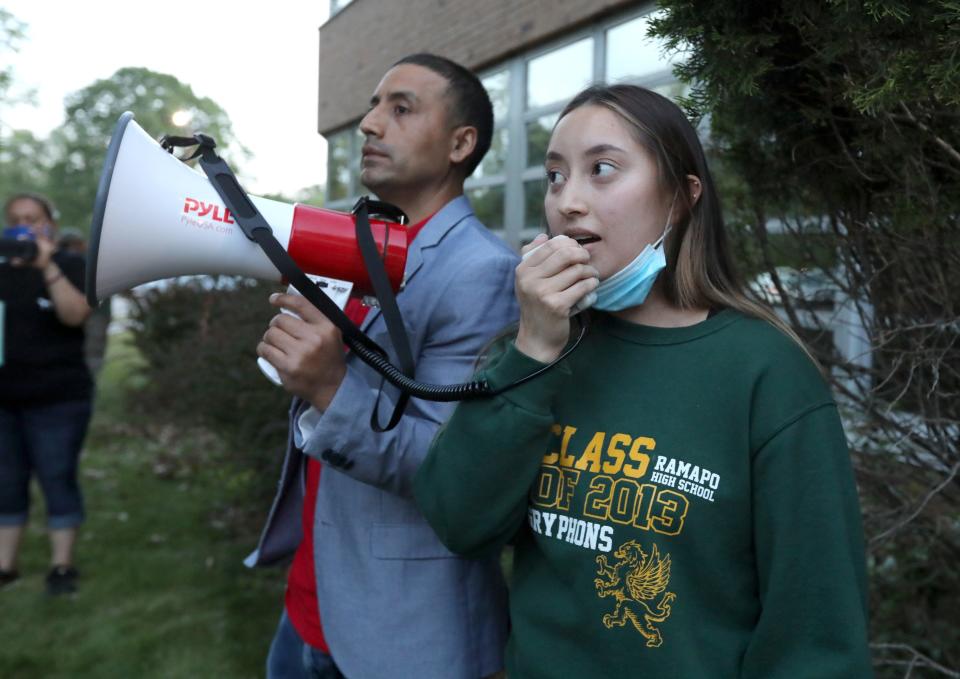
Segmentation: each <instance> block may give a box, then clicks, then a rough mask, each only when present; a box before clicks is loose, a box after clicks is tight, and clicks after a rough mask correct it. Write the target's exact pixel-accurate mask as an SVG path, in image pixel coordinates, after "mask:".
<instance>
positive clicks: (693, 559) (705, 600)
mask: <svg viewBox="0 0 960 679" xmlns="http://www.w3.org/2000/svg"><path fill="white" fill-rule="evenodd" d="M539 367H542V364H540V363H538V362H537V361H535V360H533V359H531V358H529V357H527V356H525V355H523V354H522V353H520V352H519V351H517V350H516V348H514V347H513V346H512V345H511V346H510V347H509V348H508V349H507V350H506V352H505V353H504V354H503V356H501V357H500V359H499V360H498V361H497V362H496V363H495V364H494V365H493V366H492V367H490V368H489V369H488V370H486V371H484V375H485V376H486V377H487V379H488V380H489V381H490V383H491V386H493V387H499V386H502V385H506V384H509V383H511V382H513V381H514V380H516V379H517V378H519V377H522V376H524V375H526V374H529V373H530V372H532V371H533V370H535V369H537V368H539ZM415 490H416V497H417V501H418V503H419V504H420V507H421V509H422V511H423V513H424V515H425V516H426V517H427V520H428V521H429V522H430V524H431V525H432V526H433V527H434V529H435V530H436V531H437V533H438V534H439V536H440V538H441V539H442V540H443V541H444V543H445V544H446V545H447V546H448V547H449V548H450V549H451V550H453V551H454V552H458V553H461V554H465V555H474V556H475V555H480V554H488V553H490V552H492V551H495V550H499V549H500V548H501V547H502V546H503V545H504V544H506V543H507V542H508V541H509V540H511V539H513V540H515V553H514V572H513V579H512V585H511V602H510V612H511V622H512V632H511V638H510V642H509V645H508V649H507V672H508V675H509V676H510V679H539V678H544V679H566V678H567V677H570V678H576V679H583V678H587V677H617V678H620V679H633V678H644V677H656V678H657V679H664V678H666V677H682V678H684V679H699V678H702V677H723V678H727V677H748V678H758V679H759V678H763V679H776V678H780V677H782V678H784V679H787V678H789V679H801V678H804V677H811V678H817V679H825V678H833V677H836V678H838V679H839V678H843V679H851V678H859V677H871V676H873V674H872V670H871V665H870V657H869V651H868V646H867V616H866V600H867V587H866V575H865V565H864V546H863V535H862V528H861V524H860V512H859V506H858V503H857V494H856V488H855V485H854V480H853V474H852V470H851V464H850V458H849V454H848V451H847V447H846V443H845V440H844V435H843V430H842V428H841V425H840V420H839V417H838V414H837V409H836V406H835V404H834V402H833V399H832V398H831V395H830V391H829V389H828V388H827V386H826V384H825V383H824V380H823V379H822V377H821V375H820V374H819V372H818V371H817V369H816V368H815V367H814V365H813V364H812V363H811V362H810V360H809V359H808V358H807V357H806V356H805V355H804V353H803V352H802V350H801V349H800V348H799V347H798V346H797V345H796V344H795V343H794V342H793V341H791V340H790V339H789V338H787V337H786V336H784V335H783V334H782V333H780V332H779V331H778V330H776V329H775V328H774V327H773V326H771V325H769V324H768V323H766V322H763V321H760V320H756V319H749V318H746V317H744V316H743V315H741V314H738V313H736V312H734V311H724V312H721V313H719V314H717V315H715V316H713V317H712V318H710V319H708V320H706V321H704V322H702V323H699V324H697V325H693V326H690V327H685V328H669V329H666V328H654V327H647V326H639V325H635V324H631V323H627V322H624V321H620V320H618V319H616V318H614V317H612V316H610V315H607V314H595V315H594V321H593V327H592V328H591V330H590V333H589V334H588V336H587V337H586V338H585V339H584V341H583V344H582V346H581V347H579V348H578V349H577V350H576V351H575V352H574V353H573V354H572V355H571V356H570V357H569V358H568V359H567V360H566V361H564V362H563V363H562V364H560V365H559V366H558V367H557V368H555V369H553V370H551V371H549V372H548V373H546V374H545V375H543V376H541V377H539V378H537V379H534V380H532V381H530V382H528V383H526V384H524V385H522V386H520V387H518V388H516V389H513V390H510V391H508V392H506V393H504V394H503V395H501V396H497V397H494V398H490V399H485V400H477V401H470V402H463V403H461V404H460V405H459V406H458V408H457V410H456V412H455V414H454V415H453V417H452V419H451V420H450V421H449V422H448V423H447V424H446V426H445V427H444V428H442V429H441V431H440V433H439V434H438V435H437V438H436V439H435V440H434V442H433V445H432V447H431V450H430V453H429V455H428V457H427V459H426V461H425V462H424V463H423V465H422V466H421V468H420V471H419V473H418V475H417V478H416V484H415Z"/></svg>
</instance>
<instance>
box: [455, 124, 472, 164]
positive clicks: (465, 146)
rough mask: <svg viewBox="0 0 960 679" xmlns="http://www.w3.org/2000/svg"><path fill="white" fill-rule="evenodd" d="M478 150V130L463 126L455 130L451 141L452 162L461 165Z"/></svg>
mask: <svg viewBox="0 0 960 679" xmlns="http://www.w3.org/2000/svg"><path fill="white" fill-rule="evenodd" d="M475 148H477V128H475V127H473V126H470V125H462V126H461V127H458V128H455V129H454V131H453V138H452V139H451V148H450V162H452V163H454V164H455V165H459V164H460V163H462V162H463V161H464V160H466V159H467V158H468V157H469V156H470V154H471V153H473V150H474V149H475Z"/></svg>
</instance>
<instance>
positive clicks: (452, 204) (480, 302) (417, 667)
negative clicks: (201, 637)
mask: <svg viewBox="0 0 960 679" xmlns="http://www.w3.org/2000/svg"><path fill="white" fill-rule="evenodd" d="M492 127H493V112H492V107H491V104H490V100H489V97H488V96H487V93H486V91H485V90H484V89H483V86H482V85H481V83H480V82H479V80H478V79H477V78H476V77H475V76H474V75H473V74H471V73H470V72H469V71H467V70H466V69H464V68H463V67H461V66H459V65H458V64H455V63H453V62H451V61H449V60H447V59H444V58H441V57H437V56H434V55H430V54H416V55H412V56H409V57H406V58H404V59H401V60H400V61H399V62H397V63H396V64H395V65H394V66H393V67H392V68H391V69H390V70H389V71H388V72H387V73H386V75H385V76H384V77H383V80H381V82H380V84H379V85H378V86H377V88H376V91H375V92H374V94H373V97H372V98H371V100H370V110H369V111H368V112H367V114H366V116H364V118H363V120H362V121H361V123H360V130H361V131H362V133H363V134H364V136H365V139H366V141H365V143H364V146H363V152H362V153H363V156H362V163H361V168H362V169H361V175H360V176H361V181H362V182H363V184H364V186H366V187H367V188H368V189H370V190H371V191H373V192H374V193H376V195H377V197H378V198H380V199H381V200H384V201H387V202H389V203H393V204H394V205H396V206H398V207H399V208H400V209H402V210H403V211H404V212H405V213H406V214H407V216H408V217H409V218H410V223H411V224H412V226H411V227H409V230H408V239H409V240H410V246H409V250H408V255H407V265H406V277H405V278H406V284H405V287H404V289H403V291H402V292H401V293H400V294H399V295H398V296H397V302H398V305H399V307H400V311H401V314H402V316H403V318H404V322H405V325H406V328H407V331H408V334H409V336H410V345H411V350H412V353H413V355H414V357H415V361H416V379H418V380H419V381H422V382H428V383H435V384H449V383H452V382H460V381H463V380H465V379H467V378H468V377H469V376H470V373H471V372H472V368H473V364H474V361H475V358H476V356H477V354H478V353H479V352H480V351H481V350H482V348H483V347H484V345H485V344H486V343H487V342H488V341H489V340H490V339H491V338H492V337H493V336H494V335H496V333H498V332H499V331H500V330H502V329H503V328H504V327H506V326H508V325H509V324H510V323H512V322H514V321H515V320H516V318H517V314H518V312H517V308H516V304H515V301H514V295H513V271H514V268H515V266H516V264H517V261H518V260H517V257H516V255H515V254H514V253H513V252H512V251H510V250H509V248H507V247H506V245H505V244H504V243H503V242H502V241H500V240H499V239H498V238H496V237H495V236H493V235H492V234H491V233H490V232H489V231H487V230H486V229H485V228H484V227H483V225H482V224H480V222H479V221H478V220H477V218H476V217H475V216H474V215H473V211H472V210H471V208H470V204H469V202H468V201H467V199H466V198H465V197H464V196H463V182H464V180H465V179H466V178H467V177H468V176H469V175H470V174H471V173H472V172H473V170H474V169H475V168H476V166H477V165H478V163H479V162H480V160H481V159H482V158H483V155H484V154H485V153H486V151H487V149H488V148H489V146H490V138H491V135H492ZM271 303H273V304H274V305H275V306H278V307H283V308H286V309H288V310H290V311H294V312H296V313H297V314H298V315H299V316H300V318H296V317H293V316H290V315H289V314H280V315H278V316H276V317H275V318H274V319H273V321H271V324H270V328H269V329H268V330H267V332H266V334H265V335H264V338H263V341H262V342H261V343H260V344H259V346H258V347H257V352H258V354H259V355H260V356H263V357H264V358H266V359H267V360H269V361H270V362H271V363H272V364H273V365H274V366H276V367H277V369H278V372H279V373H280V375H281V378H282V380H283V383H284V386H285V388H286V389H287V390H288V391H290V392H291V393H292V394H294V395H295V396H296V397H297V398H296V399H295V400H294V404H293V407H292V410H291V434H290V443H289V446H288V451H287V459H286V461H285V465H284V471H283V475H282V477H281V481H280V489H279V492H278V495H277V498H276V500H275V501H274V505H273V508H272V509H271V514H270V518H269V519H268V522H267V527H266V528H265V530H264V534H263V536H262V537H261V540H260V545H259V547H258V551H257V552H255V553H254V554H253V555H251V558H250V559H249V562H251V563H254V562H255V563H270V562H274V561H276V560H278V559H280V558H282V557H283V556H284V555H285V554H287V553H289V550H290V549H291V548H292V546H293V545H295V544H296V541H297V540H299V539H300V537H301V532H302V536H303V540H302V542H301V543H300V546H299V549H298V550H297V553H296V555H295V557H294V563H293V566H292V567H291V571H290V575H289V579H288V589H287V598H286V610H285V613H284V615H283V617H281V621H280V625H279V627H278V629H277V635H276V637H275V639H274V641H273V644H272V646H271V652H270V657H269V658H268V676H269V677H275V678H279V677H299V676H321V677H341V676H347V677H362V678H372V679H376V678H377V677H390V678H403V677H411V678H412V677H416V678H421V679H429V678H431V677H436V678H438V679H439V678H443V679H457V678H462V679H478V678H479V677H485V676H488V675H491V674H493V673H495V672H497V671H499V670H500V669H501V668H502V666H503V663H502V653H503V646H504V643H505V638H506V633H507V622H506V601H505V599H506V596H505V588H504V586H503V582H502V578H501V575H500V570H499V564H498V563H497V560H496V559H495V558H490V559H487V560H483V561H470V560H463V559H459V558H456V557H454V555H453V554H451V553H450V552H449V551H447V549H446V548H444V547H443V546H442V545H441V543H440V542H439V540H438V538H437V537H436V535H435V534H434V533H433V531H432V530H431V529H430V527H429V526H428V525H427V524H426V522H425V521H424V519H423V518H422V516H421V515H420V512H419V511H418V510H417V508H416V506H415V504H414V502H413V499H412V482H413V477H414V474H415V473H416V470H417V468H418V466H419V465H420V462H421V461H422V459H423V457H424V456H425V454H426V452H427V448H428V446H429V443H430V441H431V440H432V438H433V435H434V434H435V433H436V431H437V429H438V428H439V426H440V424H441V423H442V422H443V421H444V419H445V418H446V417H447V416H448V415H449V414H450V412H451V409H452V404H441V403H434V402H428V401H423V400H419V399H412V400H411V401H410V403H409V405H408V407H407V410H406V413H405V415H404V417H403V418H401V420H400V423H399V424H398V426H397V427H396V428H395V429H393V430H391V431H388V432H383V433H376V432H374V431H373V430H372V429H371V427H370V413H371V411H372V409H373V407H374V403H375V402H376V401H377V394H378V390H379V388H380V386H381V379H380V377H379V376H378V375H377V374H376V373H375V372H373V371H372V370H371V369H369V368H368V367H367V366H366V365H364V364H362V363H361V362H360V361H359V360H357V359H356V358H355V357H354V356H351V355H349V354H345V353H344V350H343V342H342V339H341V336H340V333H339V332H338V331H337V330H336V329H335V327H334V326H333V325H332V324H331V323H330V321H329V320H327V319H326V318H325V317H324V316H323V315H322V314H321V313H320V312H319V311H317V310H316V309H314V308H313V307H312V306H311V305H310V304H309V303H308V302H306V300H304V299H303V298H301V297H299V296H295V295H274V296H273V297H272V298H271ZM351 304H352V306H351V305H348V307H347V312H348V315H351V316H352V317H354V318H359V317H361V316H362V315H363V312H364V311H365V310H363V309H361V308H359V306H358V304H357V302H355V301H353V300H352V301H351ZM361 327H362V329H364V331H365V332H367V333H368V334H369V335H370V336H371V337H372V338H373V339H374V340H375V341H376V342H377V343H378V344H380V345H381V346H383V347H386V348H388V350H389V351H391V356H392V359H393V360H394V362H396V355H395V354H393V353H392V347H391V343H390V341H389V339H388V336H387V332H386V328H385V325H384V322H383V319H382V318H381V315H380V313H379V311H378V310H377V309H371V310H369V313H368V314H367V315H366V318H365V319H363V323H362V326H361ZM397 396H398V394H397V392H396V391H395V390H393V389H392V388H391V387H389V386H387V387H385V388H384V390H383V394H382V397H381V398H380V408H379V418H380V422H385V421H386V419H387V417H388V416H389V415H390V413H391V412H392V409H393V404H394V403H395V402H396V399H397ZM301 451H302V453H306V456H304V455H302V453H301ZM317 460H319V461H320V462H322V465H321V464H319V463H318V462H317ZM321 469H322V471H321ZM303 496H305V497H306V499H305V501H303V503H302V505H301V498H302V497H303ZM301 506H302V507H303V509H302V510H301ZM301 511H302V514H301ZM301 516H302V522H303V530H302V531H301ZM311 561H312V562H313V563H311ZM305 573H306V575H304V574H305ZM317 612H319V619H317V616H316V613H317ZM304 642H305V643H304ZM305 667H306V669H307V672H308V673H307V674H304V669H305Z"/></svg>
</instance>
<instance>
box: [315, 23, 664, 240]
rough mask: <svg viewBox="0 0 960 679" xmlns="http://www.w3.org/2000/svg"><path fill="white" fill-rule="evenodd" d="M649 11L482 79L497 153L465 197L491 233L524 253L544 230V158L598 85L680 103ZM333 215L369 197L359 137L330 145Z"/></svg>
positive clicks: (347, 133) (339, 136) (335, 139)
mask: <svg viewBox="0 0 960 679" xmlns="http://www.w3.org/2000/svg"><path fill="white" fill-rule="evenodd" d="M649 19H650V12H649V9H648V10H647V11H645V12H639V13H638V12H633V13H630V14H626V15H621V16H619V17H616V18H614V19H607V20H605V21H603V22H599V23H597V24H595V25H593V26H591V27H589V28H587V29H584V30H580V31H577V32H574V33H571V34H568V35H567V36H565V37H563V38H562V39H560V40H558V41H556V42H553V43H551V44H549V45H545V46H543V47H541V48H538V49H536V50H532V51H530V52H527V53H526V54H521V55H519V56H516V57H513V58H512V59H510V60H508V61H506V62H502V63H500V64H498V65H497V66H495V67H493V68H491V69H489V70H488V71H486V72H484V73H482V74H481V80H482V81H483V84H484V86H485V87H486V88H487V91H488V92H489V93H490V99H491V100H492V102H493V108H494V133H493V140H492V143H491V147H490V151H489V153H487V155H486V157H485V158H484V160H483V162H482V163H481V164H480V166H479V167H478V168H477V170H476V172H474V174H473V175H472V176H471V177H470V178H469V179H468V180H467V183H466V193H467V196H468V197H469V198H470V201H471V202H472V203H473V207H474V211H475V212H476V213H477V216H478V217H479V218H480V219H481V220H482V221H483V222H484V224H486V226H487V227H488V228H489V229H491V230H493V231H495V232H497V233H498V234H499V235H500V236H501V237H503V238H504V239H505V240H506V241H507V242H508V243H510V244H511V245H512V246H514V247H517V248H519V247H520V246H521V245H522V244H523V243H524V242H526V241H529V240H531V239H532V238H533V237H534V236H535V235H536V234H537V233H539V232H540V231H542V230H543V228H544V223H543V192H544V188H545V181H544V173H543V157H544V154H545V153H546V150H547V144H548V142H549V140H550V133H551V131H552V130H553V126H554V124H555V123H556V121H557V117H558V116H559V114H560V111H561V110H562V109H563V107H564V105H565V104H566V103H567V102H568V101H569V100H570V98H571V97H573V95H575V94H576V93H577V92H579V91H580V90H581V89H583V88H584V87H586V86H588V85H590V84H592V83H612V82H630V83H635V84H640V85H644V86H646V87H650V88H651V89H655V90H656V91H658V92H660V93H661V94H663V95H665V96H668V97H671V98H675V97H677V96H678V95H680V94H682V92H683V87H682V85H680V84H679V83H677V81H676V80H675V79H674V78H673V75H672V72H671V69H672V66H673V64H674V63H675V60H676V57H675V56H674V57H671V56H670V55H667V54H666V53H665V51H664V48H663V45H662V44H661V43H660V42H659V41H656V40H652V39H650V38H648V37H647V36H646V32H647V27H648V24H649ZM327 141H328V143H329V151H328V162H329V165H328V187H327V196H328V201H329V204H330V206H331V207H334V208H337V209H345V208H349V207H350V205H351V204H352V203H353V201H354V200H355V198H356V196H357V195H359V194H360V193H362V192H363V187H362V186H360V184H359V181H358V178H357V160H356V159H357V157H358V156H359V151H360V146H361V144H360V142H359V137H358V135H357V134H356V132H354V131H353V129H349V130H342V131H340V132H338V133H336V134H333V135H330V136H328V138H327Z"/></svg>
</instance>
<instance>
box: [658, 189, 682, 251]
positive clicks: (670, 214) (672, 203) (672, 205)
mask: <svg viewBox="0 0 960 679" xmlns="http://www.w3.org/2000/svg"><path fill="white" fill-rule="evenodd" d="M678 195H680V188H679V187H678V188H677V190H676V191H674V192H673V200H672V201H670V210H669V211H668V212H667V225H666V226H665V227H664V228H663V233H662V234H661V235H660V237H659V238H658V239H657V240H655V241H654V242H653V249H654V250H656V249H657V248H658V247H660V245H661V244H663V240H664V239H665V238H666V237H667V234H668V233H670V229H672V228H673V223H672V222H671V221H670V220H671V219H672V218H673V208H675V207H676V206H677V196H678Z"/></svg>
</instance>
